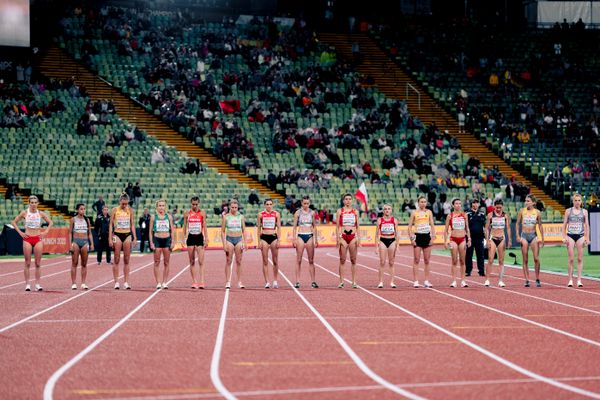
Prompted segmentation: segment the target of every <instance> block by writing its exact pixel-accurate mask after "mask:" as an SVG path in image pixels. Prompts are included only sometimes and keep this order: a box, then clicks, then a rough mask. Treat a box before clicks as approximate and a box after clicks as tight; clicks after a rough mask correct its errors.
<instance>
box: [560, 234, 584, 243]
mask: <svg viewBox="0 0 600 400" xmlns="http://www.w3.org/2000/svg"><path fill="white" fill-rule="evenodd" d="M562 242H563V243H564V244H567V237H566V236H563V237H562ZM584 243H585V242H584Z"/></svg>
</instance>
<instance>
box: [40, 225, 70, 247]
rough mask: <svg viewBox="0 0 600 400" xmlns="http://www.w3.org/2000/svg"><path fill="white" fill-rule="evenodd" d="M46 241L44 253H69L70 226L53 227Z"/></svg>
mask: <svg viewBox="0 0 600 400" xmlns="http://www.w3.org/2000/svg"><path fill="white" fill-rule="evenodd" d="M42 241H43V242H44V253H68V252H69V246H70V245H71V243H70V240H69V228H51V229H50V230H49V231H48V234H47V235H46V237H45V238H44V239H43V240H42Z"/></svg>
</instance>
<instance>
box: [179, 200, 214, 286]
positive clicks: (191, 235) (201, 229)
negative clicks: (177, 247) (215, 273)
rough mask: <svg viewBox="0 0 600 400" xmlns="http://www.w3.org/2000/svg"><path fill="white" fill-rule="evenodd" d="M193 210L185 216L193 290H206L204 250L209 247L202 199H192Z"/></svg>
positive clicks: (184, 228)
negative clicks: (201, 203)
mask: <svg viewBox="0 0 600 400" xmlns="http://www.w3.org/2000/svg"><path fill="white" fill-rule="evenodd" d="M190 204H191V205H192V208H191V209H189V210H187V211H186V212H185V213H184V214H183V232H184V235H185V244H186V246H187V251H188V256H189V259H190V273H191V274H192V289H204V250H205V249H206V248H207V247H208V232H207V229H206V212H205V211H204V210H201V209H200V206H199V204H200V198H199V197H198V196H194V197H192V198H191V199H190ZM196 256H198V270H199V273H200V280H198V272H196Z"/></svg>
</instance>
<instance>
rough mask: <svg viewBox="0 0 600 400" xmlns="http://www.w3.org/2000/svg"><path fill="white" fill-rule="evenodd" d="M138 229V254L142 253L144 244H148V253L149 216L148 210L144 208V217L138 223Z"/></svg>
mask: <svg viewBox="0 0 600 400" xmlns="http://www.w3.org/2000/svg"><path fill="white" fill-rule="evenodd" d="M138 225H139V227H140V253H143V252H144V247H145V246H144V244H145V243H146V242H148V251H150V214H148V209H147V208H144V215H142V216H141V217H140V219H139V221H138Z"/></svg>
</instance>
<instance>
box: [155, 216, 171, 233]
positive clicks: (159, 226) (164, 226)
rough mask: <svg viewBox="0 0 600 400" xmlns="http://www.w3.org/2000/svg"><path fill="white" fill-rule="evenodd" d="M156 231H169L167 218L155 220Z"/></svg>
mask: <svg viewBox="0 0 600 400" xmlns="http://www.w3.org/2000/svg"><path fill="white" fill-rule="evenodd" d="M156 232H169V220H168V219H161V220H156Z"/></svg>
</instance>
